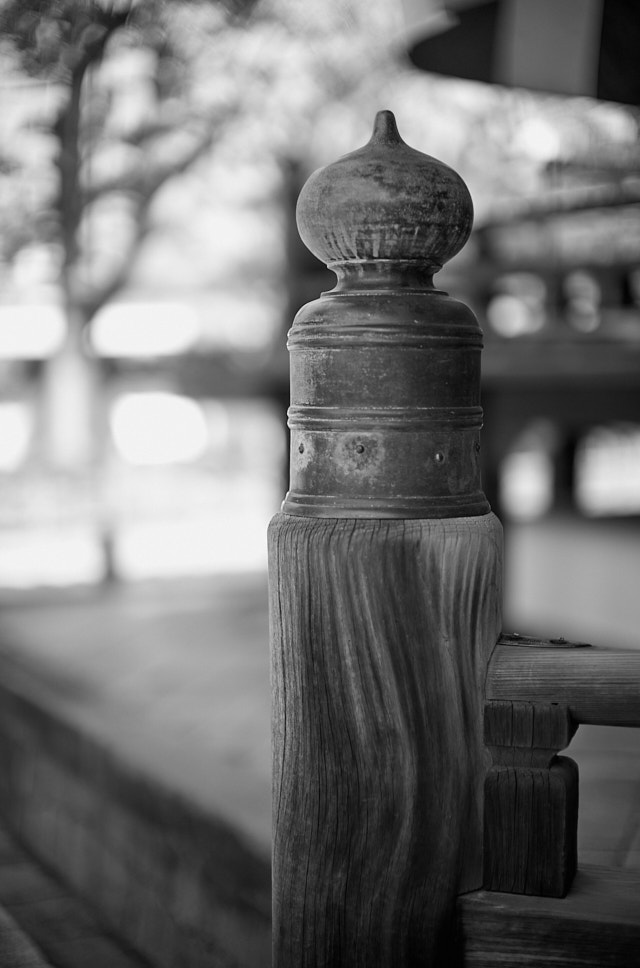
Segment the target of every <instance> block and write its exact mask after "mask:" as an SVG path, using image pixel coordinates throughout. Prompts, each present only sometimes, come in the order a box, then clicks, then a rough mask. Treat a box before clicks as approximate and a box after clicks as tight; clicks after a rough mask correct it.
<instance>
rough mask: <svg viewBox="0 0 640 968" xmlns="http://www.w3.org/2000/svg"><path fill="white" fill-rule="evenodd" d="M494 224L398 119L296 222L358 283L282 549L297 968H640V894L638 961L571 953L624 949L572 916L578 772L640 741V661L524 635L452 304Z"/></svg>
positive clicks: (331, 327)
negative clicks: (448, 269) (615, 736)
mask: <svg viewBox="0 0 640 968" xmlns="http://www.w3.org/2000/svg"><path fill="white" fill-rule="evenodd" d="M471 219H472V206H471V200H470V197H469V194H468V192H467V190H466V187H465V186H464V183H463V182H462V181H461V179H460V178H459V177H458V176H457V175H456V174H455V173H454V172H453V171H451V169H449V168H447V167H446V166H445V165H442V164H441V163H440V162H437V161H435V160H434V159H432V158H430V157H428V156H426V155H422V154H421V153H419V152H416V151H414V150H413V149H411V148H409V147H408V146H407V145H406V144H405V143H404V142H403V141H402V139H401V138H400V136H399V134H398V131H397V128H396V126H395V121H394V118H393V115H391V113H390V112H380V114H379V115H378V116H377V118H376V125H375V129H374V133H373V136H372V138H371V141H370V142H369V143H368V144H367V145H366V146H365V147H364V148H361V149H359V150H358V151H356V152H353V153H352V154H351V155H347V156H345V158H342V159H340V160H339V161H338V162H336V163H335V164H334V165H331V166H328V167H327V168H325V169H321V170H320V171H319V172H316V173H315V174H314V175H312V176H311V178H310V179H309V181H308V182H307V184H306V186H305V188H304V189H303V191H302V194H301V197H300V200H299V203H298V224H299V228H300V232H301V235H302V238H303V240H304V241H305V243H306V244H307V245H308V246H309V248H310V249H311V250H312V252H313V253H314V254H315V255H316V256H317V257H319V258H321V259H322V260H323V261H324V262H325V263H327V264H328V265H329V267H330V268H332V269H333V270H334V272H335V273H336V275H337V277H338V284H337V286H336V288H335V289H334V290H332V291H331V292H329V293H325V294H323V296H322V297H321V298H320V299H318V300H316V301H314V302H312V303H310V304H308V305H307V306H304V307H303V308H302V309H301V310H300V312H299V313H298V315H297V317H296V319H295V321H294V325H293V328H292V330H291V332H290V334H289V348H290V353H291V407H290V410H289V422H290V427H291V486H290V490H289V492H288V494H287V496H286V498H285V501H284V504H283V509H282V512H281V513H280V514H278V515H276V517H275V518H274V520H273V522H272V524H271V527H270V534H269V552H270V615H271V643H272V681H273V767H274V770H273V776H274V780H273V793H274V799H273V807H274V814H273V816H274V840H273V898H274V900H273V944H274V956H273V957H274V961H273V964H274V968H294V966H295V968H321V966H322V968H341V966H344V968H347V966H348V968H410V966H417V965H424V966H438V968H449V966H453V968H455V966H459V965H462V964H464V965H466V966H469V968H471V966H475V968H479V966H486V968H488V966H490V965H491V966H494V965H518V964H523V965H525V964H527V965H538V964H546V963H547V961H548V962H549V963H553V964H554V965H566V966H568V965H583V964H584V965H587V964H589V965H591V964H593V965H595V964H602V965H605V964H606V965H613V964H615V965H620V966H621V968H622V966H624V968H629V966H631V965H634V964H638V963H639V962H638V960H637V957H638V956H637V951H640V945H636V947H635V948H634V947H633V945H634V944H635V941H640V932H639V930H638V926H639V924H640V895H639V899H638V907H637V914H636V917H635V919H634V917H633V916H632V914H631V913H630V912H629V905H628V903H627V906H626V908H624V905H623V908H624V913H623V915H622V916H621V918H622V920H621V918H618V920H617V921H616V922H615V931H614V934H615V936H616V937H615V939H614V940H616V943H618V948H619V951H620V952H622V953H621V955H620V957H621V958H623V959H625V960H615V957H617V956H616V955H615V954H614V956H613V957H614V960H611V952H609V954H608V955H607V958H608V959H609V960H605V959H604V958H603V957H602V951H603V948H602V944H601V945H600V953H599V955H598V957H600V958H601V960H600V962H597V961H594V960H593V958H594V957H595V955H594V951H595V945H594V944H593V943H591V944H590V946H589V945H587V947H586V948H585V946H584V945H583V944H582V941H581V940H580V941H579V942H578V941H576V940H575V938H574V937H573V935H574V934H575V933H576V931H575V930H573V929H572V930H569V929H568V928H567V924H568V923H570V924H572V925H573V926H574V929H575V928H576V925H578V929H576V930H577V931H578V934H580V931H582V934H580V938H581V939H582V938H590V937H591V936H592V935H593V933H594V925H595V924H596V923H599V924H600V928H601V931H600V934H601V935H602V937H606V938H608V939H609V940H611V939H610V935H611V932H610V931H609V933H607V930H605V929H603V928H602V924H603V918H602V917H600V921H598V919H597V918H595V917H594V914H593V911H592V912H591V914H589V913H588V912H587V911H586V909H583V908H584V905H583V908H581V907H580V904H579V903H578V904H577V908H576V911H574V910H573V908H572V907H571V904H570V905H569V907H566V906H565V907H564V908H562V910H561V914H560V915H558V911H557V910H555V913H554V909H553V907H551V908H549V905H554V904H555V905H563V904H564V905H566V904H567V903H568V902H569V900H570V898H571V897H573V894H574V892H573V891H572V893H571V894H570V895H569V898H567V899H565V900H561V899H562V898H563V896H564V895H566V894H567V891H568V890H569V888H570V886H571V883H572V880H573V878H574V875H575V871H576V854H577V847H576V824H577V809H578V777H577V770H576V768H575V765H574V764H573V763H572V761H571V760H570V759H568V758H566V757H560V756H558V753H559V752H560V751H561V750H563V749H564V748H565V747H566V746H567V745H568V744H569V742H570V740H571V737H572V735H573V734H574V732H575V730H576V728H577V725H578V724H579V723H581V722H585V723H587V722H588V723H605V722H606V723H623V724H632V725H637V724H638V723H639V722H640V701H639V690H638V683H639V682H640V654H635V653H611V652H605V651H603V650H598V649H596V648H593V647H590V646H586V645H580V644H571V643H567V642H564V640H556V641H540V640H535V639H531V638H526V637H522V636H501V614H500V612H501V584H502V533H501V527H500V523H499V521H498V520H497V518H496V517H495V516H494V515H493V514H492V513H491V512H490V509H489V506H488V504H487V502H486V499H485V497H484V495H483V493H482V490H481V486H480V426H481V420H482V411H481V409H480V349H481V333H480V330H479V328H478V325H477V322H476V320H475V318H474V317H473V314H472V313H471V312H470V311H469V310H468V309H467V307H465V306H464V305H462V304H460V303H458V302H456V301H455V300H453V299H451V298H450V297H449V296H448V295H447V294H446V293H443V292H441V291H439V290H437V289H435V288H434V287H433V282H432V276H433V273H434V272H435V271H437V270H438V268H440V267H441V265H442V263H443V262H445V261H446V260H447V259H449V258H451V256H452V255H454V254H455V252H457V251H458V249H459V248H461V246H462V245H463V244H464V242H465V240H466V238H467V236H468V234H469V231H470V228H471ZM496 643H497V644H496ZM589 883H591V882H589ZM616 883H618V882H617V881H616ZM576 884H577V882H576ZM483 888H484V889H483ZM636 888H637V885H636ZM625 890H626V894H625V892H624V891H623V892H621V891H619V892H618V893H619V894H620V896H621V897H625V898H627V900H628V894H629V889H628V885H627V888H626V889H625ZM612 891H613V893H614V894H615V889H614V888H612V887H611V885H609V888H608V893H609V895H611V893H612ZM583 893H584V892H583ZM578 894H579V892H578ZM588 894H589V890H587V895H588ZM576 896H577V895H576ZM505 898H506V899H507V901H505ZM532 902H535V903H537V904H538V905H543V907H542V908H540V907H538V908H535V904H534V908H533V909H531V908H530V907H527V905H530V904H531V903H532ZM571 903H573V902H571ZM523 904H524V907H523ZM514 905H515V906H514ZM518 905H520V906H519V907H518ZM544 905H546V906H547V907H546V908H545V907H544ZM574 906H575V905H574ZM592 907H593V904H592ZM606 909H607V902H606V898H605V901H604V902H603V904H602V905H601V912H602V911H605V910H606ZM607 917H608V915H607ZM572 919H573V920H572ZM625 919H626V920H625ZM607 923H609V922H607ZM611 923H613V922H611ZM629 931H630V932H631V934H629ZM554 932H555V933H554ZM633 932H635V935H634V933H633ZM558 938H559V939H560V940H558ZM568 938H569V939H572V940H571V941H570V942H567V939H568ZM634 938H635V941H634ZM505 939H508V943H507V940H505ZM560 942H562V943H560ZM554 945H555V947H554ZM563 945H564V947H563ZM545 946H546V947H545ZM583 949H584V950H583ZM576 951H577V952H578V953H579V958H578V960H575V958H574V956H575V955H576ZM634 951H635V952H636V954H634ZM503 955H504V957H503ZM556 955H557V957H556ZM572 958H574V960H571V959H572ZM589 958H591V959H592V960H591V961H590V960H589ZM634 958H636V960H635V961H634V960H633V959H634ZM532 959H533V960H532ZM536 959H537V960H536ZM580 959H581V960H580Z"/></svg>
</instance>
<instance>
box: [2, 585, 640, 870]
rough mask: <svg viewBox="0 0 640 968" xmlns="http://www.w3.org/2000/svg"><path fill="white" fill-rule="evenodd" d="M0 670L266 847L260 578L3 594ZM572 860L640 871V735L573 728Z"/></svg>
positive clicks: (266, 730)
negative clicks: (576, 776)
mask: <svg viewBox="0 0 640 968" xmlns="http://www.w3.org/2000/svg"><path fill="white" fill-rule="evenodd" d="M0 674H1V675H2V676H3V678H4V681H5V682H6V681H9V682H14V683H17V684H18V685H20V686H21V688H26V689H28V691H29V693H30V695H32V696H35V697H36V698H38V697H40V698H42V699H43V700H44V701H46V703H47V704H48V706H49V708H53V709H54V710H57V711H58V712H59V713H60V714H61V715H62V716H64V718H65V719H66V720H67V721H70V722H72V723H78V724H81V725H82V727H83V729H85V730H87V731H88V732H89V733H90V734H91V735H92V736H93V737H95V738H97V739H98V740H99V741H100V742H102V743H104V744H106V745H107V746H108V748H109V749H110V750H112V751H114V752H115V753H116V754H117V756H118V757H120V758H121V759H122V760H123V761H125V762H126V763H127V765H128V766H130V767H133V768H134V769H135V770H137V771H139V772H140V773H141V774H142V775H149V776H152V777H158V778H160V779H161V780H162V781H163V783H164V784H165V785H166V786H167V787H169V788H171V789H175V790H179V791H181V792H182V794H183V795H184V796H185V797H186V798H188V799H191V800H192V801H194V802H195V803H196V804H197V805H198V806H199V807H200V808H203V809H204V810H206V811H210V812H213V813H215V815H218V816H221V817H223V818H226V819H229V820H231V821H232V822H233V824H234V825H235V826H236V827H239V828H241V829H242V831H243V835H244V836H246V837H247V838H248V839H249V840H250V841H251V843H252V844H253V846H254V849H256V850H257V851H258V852H259V853H260V854H263V855H264V856H265V857H268V854H269V844H270V822H271V818H270V751H269V747H270V725H269V702H270V699H269V661H268V621H267V583H266V576H265V575H263V574H256V575H234V576H229V577H219V576H217V577H212V578H210V579H197V580H192V581H191V580H190V581H186V580H182V581H165V582H158V583H145V584H136V585H122V586H114V587H113V588H110V589H107V590H106V591H105V592H102V593H101V592H99V591H96V590H90V589H89V590H77V591H74V592H58V591H56V592H50V593H44V592H42V593H38V594H36V593H30V594H27V593H24V594H23V595H15V594H12V595H11V596H9V595H5V596H4V597H3V599H0ZM569 755H571V756H575V758H576V759H577V760H578V763H579V766H580V772H581V787H580V801H581V808H580V858H581V860H582V861H583V862H586V863H600V864H611V865H615V866H621V867H624V866H627V867H634V868H636V869H640V730H630V729H614V728H610V729H602V728H595V727H581V728H580V730H579V731H578V734H577V736H576V739H575V740H574V742H573V743H572V746H571V749H570V750H569Z"/></svg>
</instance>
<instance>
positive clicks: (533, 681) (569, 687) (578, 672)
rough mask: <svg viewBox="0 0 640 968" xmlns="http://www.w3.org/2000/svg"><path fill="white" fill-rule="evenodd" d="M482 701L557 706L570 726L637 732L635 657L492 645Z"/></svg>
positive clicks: (639, 655)
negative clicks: (564, 711)
mask: <svg viewBox="0 0 640 968" xmlns="http://www.w3.org/2000/svg"><path fill="white" fill-rule="evenodd" d="M486 698H487V699H488V700H509V701H523V702H534V703H540V702H558V703H561V704H563V705H564V706H566V707H567V709H568V710H569V713H570V715H571V717H572V718H573V719H574V720H575V722H576V723H591V724H594V725H605V726H606V725H610V726H615V725H618V726H640V651H631V650H629V651H624V650H620V649H603V648H596V647H592V648H588V649H554V648H548V649H547V648H535V649H520V648H516V647H513V646H508V645H498V646H497V647H496V649H495V651H494V653H493V656H492V658H491V662H490V664H489V669H488V673H487V688H486Z"/></svg>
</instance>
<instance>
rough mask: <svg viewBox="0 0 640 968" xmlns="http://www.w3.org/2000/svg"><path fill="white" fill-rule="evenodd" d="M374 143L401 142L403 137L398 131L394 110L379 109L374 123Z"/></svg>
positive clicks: (372, 139)
mask: <svg viewBox="0 0 640 968" xmlns="http://www.w3.org/2000/svg"><path fill="white" fill-rule="evenodd" d="M370 143H373V144H400V143H402V138H401V137H400V132H399V131H398V125H397V124H396V118H395V115H394V113H393V111H378V113H377V114H376V119H375V121H374V124H373V134H372V136H371V142H370Z"/></svg>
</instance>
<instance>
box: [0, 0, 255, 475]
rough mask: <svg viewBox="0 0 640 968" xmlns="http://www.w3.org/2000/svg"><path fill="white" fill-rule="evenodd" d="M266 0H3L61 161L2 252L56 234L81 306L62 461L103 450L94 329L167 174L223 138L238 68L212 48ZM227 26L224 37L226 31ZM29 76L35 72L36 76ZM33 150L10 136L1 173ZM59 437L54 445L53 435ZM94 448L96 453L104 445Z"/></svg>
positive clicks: (9, 54)
mask: <svg viewBox="0 0 640 968" xmlns="http://www.w3.org/2000/svg"><path fill="white" fill-rule="evenodd" d="M252 6H253V0H180V2H167V0H3V2H1V3H0V38H1V40H0V47H1V49H0V54H2V56H3V61H4V64H5V69H4V71H3V73H4V74H5V79H6V78H7V77H8V76H11V75H12V76H13V78H14V81H15V79H16V78H21V79H22V81H21V83H22V84H23V86H24V85H25V84H27V87H29V83H30V85H31V89H32V90H33V89H37V90H39V91H40V92H42V93H43V94H46V96H43V97H40V98H34V99H33V101H32V104H33V105H34V106H36V105H37V107H36V108H35V115H34V113H33V111H32V112H31V114H30V115H28V116H27V117H26V118H25V124H26V125H27V126H28V127H30V129H31V133H32V134H33V133H34V132H36V133H39V134H40V135H41V136H42V138H41V140H40V142H39V145H38V150H39V151H40V153H41V154H42V156H43V158H42V160H43V161H45V160H50V161H51V162H52V163H53V165H54V166H55V171H56V176H57V177H55V178H54V179H51V178H49V179H48V180H47V179H46V178H45V180H44V186H45V187H44V191H43V193H41V194H40V195H38V194H37V193H34V192H29V193H27V194H25V193H15V192H13V193H12V192H10V191H9V192H8V193H5V194H4V200H5V201H6V202H7V204H6V205H5V206H4V208H5V211H4V212H3V216H4V218H3V237H2V252H1V253H0V254H1V255H2V256H3V257H4V260H5V261H11V260H12V259H14V258H15V257H16V256H17V255H18V254H19V253H20V251H21V250H24V248H25V247H26V246H29V245H32V246H33V245H34V244H36V243H37V244H38V245H40V246H44V247H45V248H46V249H47V252H48V258H49V260H53V262H54V263H55V264H56V269H57V271H58V274H59V286H60V290H61V294H62V300H63V307H64V312H65V316H66V320H67V338H66V342H65V346H64V348H63V349H62V351H61V352H60V353H59V354H58V355H57V356H56V357H55V358H53V359H52V360H51V361H49V364H48V365H47V367H46V368H45V375H44V382H43V404H44V405H43V414H44V416H45V419H46V421H47V428H46V430H48V433H47V432H46V431H45V446H46V447H47V450H48V452H49V453H48V457H49V458H50V459H51V460H52V461H53V463H54V464H57V465H62V466H68V467H79V466H81V465H86V464H87V462H89V461H90V460H91V458H92V456H96V455H95V446H96V444H97V443H99V441H100V438H101V434H100V432H99V428H96V426H95V419H96V413H95V411H96V402H97V401H98V399H99V388H98V387H97V386H96V381H97V379H98V378H99V374H98V367H97V365H96V364H95V361H92V360H91V354H90V352H89V351H88V347H87V340H86V339H85V338H84V330H85V328H86V326H87V324H88V323H89V322H90V321H91V319H92V318H93V317H94V316H95V314H96V313H97V311H98V310H99V309H100V308H101V307H102V306H103V305H104V304H105V303H106V302H107V301H108V300H109V299H110V298H112V296H113V295H114V294H115V293H116V292H118V291H119V290H120V289H121V288H122V287H123V286H124V285H125V284H126V282H127V280H128V278H129V275H130V272H131V269H132V266H133V264H134V257H135V255H136V252H137V251H138V249H139V247H140V244H141V241H142V239H143V238H144V236H145V234H146V233H147V231H148V228H149V220H148V215H149V210H150V207H151V204H152V202H153V200H154V199H155V198H156V196H157V195H158V193H159V192H160V190H161V189H162V187H163V186H164V185H165V184H166V183H167V182H168V181H169V180H170V179H171V178H174V177H175V176H176V175H179V174H180V173H182V172H184V171H186V170H187V169H188V168H189V167H190V166H191V165H192V164H193V163H194V162H195V161H196V160H197V159H198V158H200V157H201V156H202V155H203V154H204V153H205V152H206V151H207V150H208V149H209V148H210V146H211V145H212V143H213V142H214V140H215V139H216V136H217V134H218V133H219V131H220V130H221V128H222V127H223V126H224V124H225V122H226V121H227V120H228V119H229V118H230V117H231V116H232V115H233V113H234V111H235V110H236V109H237V104H236V103H235V101H236V100H237V92H235V93H234V91H233V89H232V88H231V87H230V86H229V84H228V83H225V81H224V78H221V79H220V81H221V83H220V84H219V85H217V86H216V85H215V84H214V85H202V83H201V82H202V59H203V57H205V56H206V55H207V53H210V52H211V50H212V49H215V44H216V42H217V43H218V44H220V43H221V42H224V36H225V31H229V30H231V29H232V28H233V26H234V24H235V23H237V21H238V18H241V17H242V16H243V15H245V14H246V13H247V12H248V11H249V9H250V8H251V7H252ZM221 39H222V40H221ZM27 82H29V83H27ZM24 163H25V158H24V155H23V156H22V157H20V153H19V146H18V148H17V150H16V151H15V152H14V153H12V150H11V146H8V147H7V148H5V150H4V152H3V154H2V157H0V174H4V175H6V176H7V178H8V179H10V177H11V175H12V173H13V172H14V171H15V170H16V169H17V168H19V167H20V165H23V164H24ZM47 445H48V446H47ZM92 451H93V453H92Z"/></svg>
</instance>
